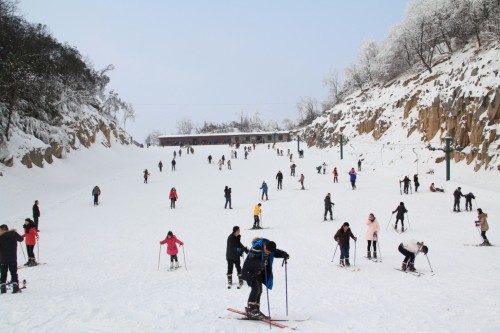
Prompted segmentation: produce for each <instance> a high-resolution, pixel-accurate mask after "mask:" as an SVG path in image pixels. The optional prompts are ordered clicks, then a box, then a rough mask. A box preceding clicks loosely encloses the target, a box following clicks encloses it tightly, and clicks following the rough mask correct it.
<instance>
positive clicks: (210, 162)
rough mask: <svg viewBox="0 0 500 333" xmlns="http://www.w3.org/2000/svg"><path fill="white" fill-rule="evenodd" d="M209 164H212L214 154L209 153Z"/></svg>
mask: <svg viewBox="0 0 500 333" xmlns="http://www.w3.org/2000/svg"><path fill="white" fill-rule="evenodd" d="M208 164H212V155H208Z"/></svg>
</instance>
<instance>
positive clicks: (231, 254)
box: [226, 226, 248, 289]
mask: <svg viewBox="0 0 500 333" xmlns="http://www.w3.org/2000/svg"><path fill="white" fill-rule="evenodd" d="M243 252H245V253H248V248H247V247H246V246H244V245H243V244H241V234H240V227H238V226H234V227H233V232H232V233H231V234H230V235H229V237H227V247H226V260H227V287H228V288H231V285H232V284H233V266H234V267H236V272H237V273H238V289H240V288H241V286H243V277H242V275H241V264H240V257H241V256H243Z"/></svg>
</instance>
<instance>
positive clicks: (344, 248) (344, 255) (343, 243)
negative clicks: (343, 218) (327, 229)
mask: <svg viewBox="0 0 500 333" xmlns="http://www.w3.org/2000/svg"><path fill="white" fill-rule="evenodd" d="M349 237H351V238H352V239H354V241H357V240H358V238H357V237H355V236H354V235H353V233H352V231H351V228H349V223H348V222H344V224H343V225H342V227H340V229H339V230H337V232H336V233H335V236H333V239H335V241H336V242H337V243H338V244H339V247H340V266H351V264H350V263H349Z"/></svg>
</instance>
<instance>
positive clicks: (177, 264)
mask: <svg viewBox="0 0 500 333" xmlns="http://www.w3.org/2000/svg"><path fill="white" fill-rule="evenodd" d="M174 268H175V269H177V268H179V262H178V261H177V260H176V261H175V267H174Z"/></svg>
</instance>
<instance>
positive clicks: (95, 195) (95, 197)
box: [94, 194, 99, 205]
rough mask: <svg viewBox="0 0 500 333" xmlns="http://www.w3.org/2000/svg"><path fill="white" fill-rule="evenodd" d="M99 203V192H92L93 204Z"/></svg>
mask: <svg viewBox="0 0 500 333" xmlns="http://www.w3.org/2000/svg"><path fill="white" fill-rule="evenodd" d="M98 204H99V194H94V205H98Z"/></svg>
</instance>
